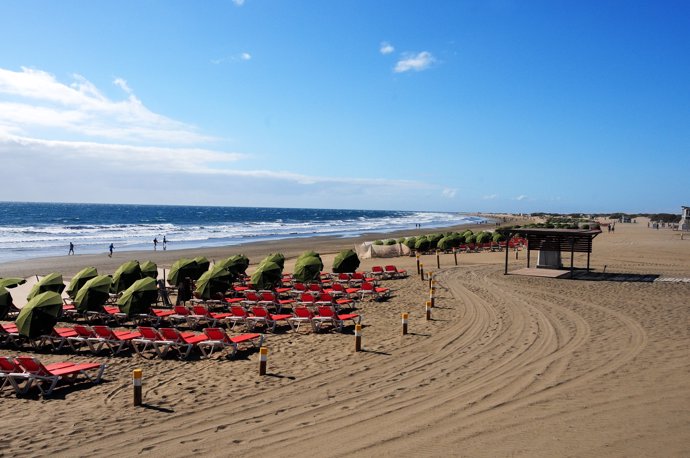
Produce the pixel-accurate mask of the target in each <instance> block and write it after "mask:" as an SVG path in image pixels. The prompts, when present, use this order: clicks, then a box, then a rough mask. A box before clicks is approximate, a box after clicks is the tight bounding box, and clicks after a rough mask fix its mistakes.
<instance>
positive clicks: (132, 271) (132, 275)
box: [110, 261, 144, 293]
mask: <svg viewBox="0 0 690 458" xmlns="http://www.w3.org/2000/svg"><path fill="white" fill-rule="evenodd" d="M143 276H144V274H143V273H141V266H140V265H139V261H127V262H125V263H124V264H122V265H121V266H120V267H118V268H117V270H116V271H115V273H114V274H113V285H112V286H111V287H110V291H111V292H113V293H119V292H120V291H124V290H126V289H127V288H129V287H130V286H132V284H133V283H134V282H135V281H137V280H140V279H141V278H142V277H143Z"/></svg>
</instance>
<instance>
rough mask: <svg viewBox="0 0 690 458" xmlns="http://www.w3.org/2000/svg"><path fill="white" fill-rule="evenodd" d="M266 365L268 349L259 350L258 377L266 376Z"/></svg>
mask: <svg viewBox="0 0 690 458" xmlns="http://www.w3.org/2000/svg"><path fill="white" fill-rule="evenodd" d="M267 364H268V347H261V348H259V375H266V365H267Z"/></svg>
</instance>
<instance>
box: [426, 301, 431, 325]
mask: <svg viewBox="0 0 690 458" xmlns="http://www.w3.org/2000/svg"><path fill="white" fill-rule="evenodd" d="M424 309H425V310H426V320H427V321H429V320H431V301H426V305H425V306H424Z"/></svg>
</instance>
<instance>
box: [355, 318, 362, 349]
mask: <svg viewBox="0 0 690 458" xmlns="http://www.w3.org/2000/svg"><path fill="white" fill-rule="evenodd" d="M355 351H356V352H357V351H362V325H361V324H356V325H355Z"/></svg>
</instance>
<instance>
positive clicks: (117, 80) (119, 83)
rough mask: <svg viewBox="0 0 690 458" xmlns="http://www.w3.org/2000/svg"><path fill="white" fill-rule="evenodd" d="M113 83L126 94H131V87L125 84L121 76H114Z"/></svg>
mask: <svg viewBox="0 0 690 458" xmlns="http://www.w3.org/2000/svg"><path fill="white" fill-rule="evenodd" d="M113 84H114V85H115V86H117V87H119V88H120V89H122V90H123V91H125V92H126V93H127V94H130V95H131V94H132V93H133V91H132V89H131V88H130V87H129V85H128V84H127V81H125V80H124V79H122V78H115V80H114V81H113Z"/></svg>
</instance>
